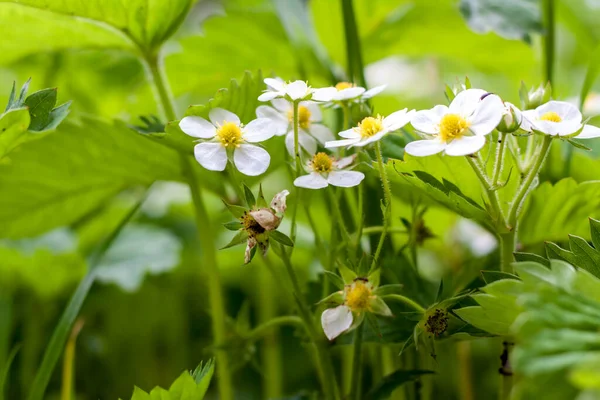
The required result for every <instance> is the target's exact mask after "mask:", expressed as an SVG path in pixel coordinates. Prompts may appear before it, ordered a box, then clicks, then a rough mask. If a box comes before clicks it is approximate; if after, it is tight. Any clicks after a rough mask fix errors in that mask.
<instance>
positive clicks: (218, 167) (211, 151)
mask: <svg viewBox="0 0 600 400" xmlns="http://www.w3.org/2000/svg"><path fill="white" fill-rule="evenodd" d="M194 156H195V157H196V160H198V162H199V163H200V165H202V166H203V167H204V168H206V169H208V170H210V171H223V170H225V167H226V166H227V151H226V150H225V147H223V146H222V145H221V143H199V144H197V145H196V146H195V147H194Z"/></svg>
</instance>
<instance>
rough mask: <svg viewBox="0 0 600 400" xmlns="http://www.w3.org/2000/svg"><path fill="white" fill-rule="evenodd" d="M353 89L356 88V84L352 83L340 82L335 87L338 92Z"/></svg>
mask: <svg viewBox="0 0 600 400" xmlns="http://www.w3.org/2000/svg"><path fill="white" fill-rule="evenodd" d="M351 87H354V84H353V83H350V82H339V83H338V84H337V85H335V88H336V89H337V90H338V92H339V91H340V90H344V89H350V88H351Z"/></svg>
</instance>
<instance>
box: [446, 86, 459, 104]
mask: <svg viewBox="0 0 600 400" xmlns="http://www.w3.org/2000/svg"><path fill="white" fill-rule="evenodd" d="M444 95H446V99H447V100H448V103H452V100H454V98H455V97H456V95H455V94H454V92H453V91H452V88H451V87H450V85H448V84H446V88H445V90H444Z"/></svg>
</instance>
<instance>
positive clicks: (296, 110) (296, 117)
mask: <svg viewBox="0 0 600 400" xmlns="http://www.w3.org/2000/svg"><path fill="white" fill-rule="evenodd" d="M299 108H300V101H298V100H296V101H294V102H293V112H294V114H293V119H292V124H293V125H294V127H293V128H294V160H295V163H296V169H295V171H294V172H295V173H294V177H295V178H297V177H299V176H300V173H301V172H302V162H301V160H300V145H299V141H298V135H299V131H300V119H299ZM294 187H295V192H296V199H295V205H294V210H293V213H292V228H291V232H290V237H291V239H292V241H295V240H296V217H297V216H298V207H299V206H300V203H301V201H300V194H301V190H300V188H299V187H297V186H294Z"/></svg>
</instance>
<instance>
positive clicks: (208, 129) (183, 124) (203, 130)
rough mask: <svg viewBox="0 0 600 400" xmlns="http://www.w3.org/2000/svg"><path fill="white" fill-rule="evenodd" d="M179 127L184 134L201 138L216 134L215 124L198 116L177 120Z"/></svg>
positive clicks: (211, 136) (208, 137)
mask: <svg viewBox="0 0 600 400" xmlns="http://www.w3.org/2000/svg"><path fill="white" fill-rule="evenodd" d="M179 127H180V128H181V130H182V131H183V133H185V134H186V135H189V136H193V137H197V138H201V139H210V138H213V137H215V135H216V134H217V129H216V128H215V126H214V125H213V124H211V123H210V122H208V121H207V120H205V119H204V118H200V117H184V118H183V119H182V120H181V121H180V122H179Z"/></svg>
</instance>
